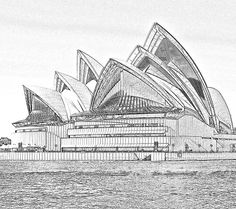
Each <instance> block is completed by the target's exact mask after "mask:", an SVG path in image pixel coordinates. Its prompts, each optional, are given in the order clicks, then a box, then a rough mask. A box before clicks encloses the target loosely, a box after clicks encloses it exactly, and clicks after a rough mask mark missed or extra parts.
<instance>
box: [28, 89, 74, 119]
mask: <svg viewBox="0 0 236 209" xmlns="http://www.w3.org/2000/svg"><path fill="white" fill-rule="evenodd" d="M23 90H24V93H25V99H26V104H27V108H28V112H29V113H30V112H31V110H32V107H30V105H31V103H32V97H31V95H32V94H34V95H36V96H37V97H38V98H39V99H40V100H41V101H42V102H43V103H44V104H45V105H46V106H48V107H49V108H50V109H51V110H52V111H53V112H55V114H56V115H57V116H58V117H59V118H60V119H61V120H62V121H67V120H68V119H69V118H68V115H67V112H66V109H65V105H64V102H63V99H62V97H61V95H60V93H59V92H57V91H55V90H52V89H48V88H43V87H39V86H30V87H26V86H25V85H23ZM28 92H30V95H29V94H28Z"/></svg>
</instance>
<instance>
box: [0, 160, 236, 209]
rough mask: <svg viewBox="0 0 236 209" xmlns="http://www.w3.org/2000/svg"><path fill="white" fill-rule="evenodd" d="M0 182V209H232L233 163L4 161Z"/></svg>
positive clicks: (235, 192)
mask: <svg viewBox="0 0 236 209" xmlns="http://www.w3.org/2000/svg"><path fill="white" fill-rule="evenodd" d="M0 182H1V183H0V208H188V209H189V208H201V209H202V208H236V161H204V162H200V161H195V162H158V163H157V162H75V161H72V162H43V161H41V162H30V161H28V162H7V161H5V162H0Z"/></svg>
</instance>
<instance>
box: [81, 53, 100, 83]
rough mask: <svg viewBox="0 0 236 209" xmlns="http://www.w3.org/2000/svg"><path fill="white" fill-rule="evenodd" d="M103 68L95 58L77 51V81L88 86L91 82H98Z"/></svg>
mask: <svg viewBox="0 0 236 209" xmlns="http://www.w3.org/2000/svg"><path fill="white" fill-rule="evenodd" d="M102 68H103V66H102V65H101V64H100V63H99V62H98V61H97V60H95V59H94V58H92V57H91V56H89V55H88V54H86V53H85V52H83V51H81V50H77V79H78V80H79V81H80V82H82V83H84V84H88V83H89V82H90V81H92V80H95V81H98V77H99V75H100V73H101V71H102Z"/></svg>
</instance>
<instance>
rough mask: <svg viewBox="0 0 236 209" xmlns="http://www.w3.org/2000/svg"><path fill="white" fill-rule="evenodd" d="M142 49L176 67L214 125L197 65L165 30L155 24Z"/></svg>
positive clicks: (212, 108) (207, 97) (210, 104)
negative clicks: (189, 84) (186, 80)
mask: <svg viewBox="0 0 236 209" xmlns="http://www.w3.org/2000/svg"><path fill="white" fill-rule="evenodd" d="M144 48H145V49H147V50H148V51H149V52H150V53H152V54H153V55H155V56H157V57H158V58H159V59H161V60H162V61H163V62H165V63H166V64H167V65H169V64H170V63H173V64H174V65H175V66H177V68H178V69H179V70H180V72H181V73H182V75H183V76H185V77H186V78H187V79H188V81H189V82H190V83H191V85H192V87H193V88H194V89H195V91H196V92H197V94H198V97H199V99H200V100H201V101H202V103H203V105H204V106H205V109H206V110H207V111H208V113H209V115H210V118H209V122H210V123H212V122H213V123H214V124H215V125H216V123H217V122H216V120H215V117H214V116H215V113H214V107H213V103H212V99H211V95H210V92H209V90H208V87H207V85H206V82H205V80H204V78H203V76H202V75H201V73H200V71H199V69H198V67H197V65H196V64H195V63H194V61H193V59H192V58H191V57H190V56H189V54H188V53H187V51H186V50H185V49H184V48H183V47H182V46H181V44H180V43H179V42H178V41H177V40H176V39H175V38H174V37H173V36H172V35H171V34H170V33H169V32H168V31H167V30H165V29H164V28H163V27H162V26H160V25H159V24H157V23H155V24H154V25H153V27H152V29H151V31H150V32H149V34H148V37H147V39H146V41H145V43H144Z"/></svg>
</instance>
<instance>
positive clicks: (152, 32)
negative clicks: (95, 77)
mask: <svg viewBox="0 0 236 209" xmlns="http://www.w3.org/2000/svg"><path fill="white" fill-rule="evenodd" d="M155 31H157V32H159V33H160V34H161V35H162V36H164V37H166V38H167V39H169V40H170V41H171V43H172V44H174V46H175V47H177V49H178V50H179V51H180V53H181V54H182V55H183V56H184V57H185V59H186V60H187V62H188V63H189V64H190V66H191V68H192V69H193V70H194V72H195V73H196V75H197V77H198V78H199V79H200V80H201V82H202V84H203V86H204V91H205V94H206V96H207V102H208V105H209V107H210V111H211V112H210V114H211V115H212V116H213V117H214V115H215V112H214V106H213V101H212V98H211V95H210V92H209V90H208V86H207V84H206V81H205V79H204V77H203V76H202V74H201V72H200V70H199V68H198V67H197V65H196V63H195V62H194V60H193V59H192V57H191V56H190V55H189V53H188V52H187V51H186V50H185V48H184V47H183V46H182V45H181V44H180V43H179V42H178V41H177V40H176V39H175V37H174V36H173V35H171V33H169V32H168V31H167V30H166V29H165V28H164V27H162V26H161V25H160V24H158V23H154V24H153V26H152V28H151V30H150V32H149V33H148V36H147V38H146V40H145V42H144V48H146V49H148V50H150V47H153V44H152V45H151V43H152V42H153V41H155V40H154V36H155V35H156V33H155ZM213 120H214V121H215V119H213ZM214 123H215V125H217V122H216V121H215V122H214Z"/></svg>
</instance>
